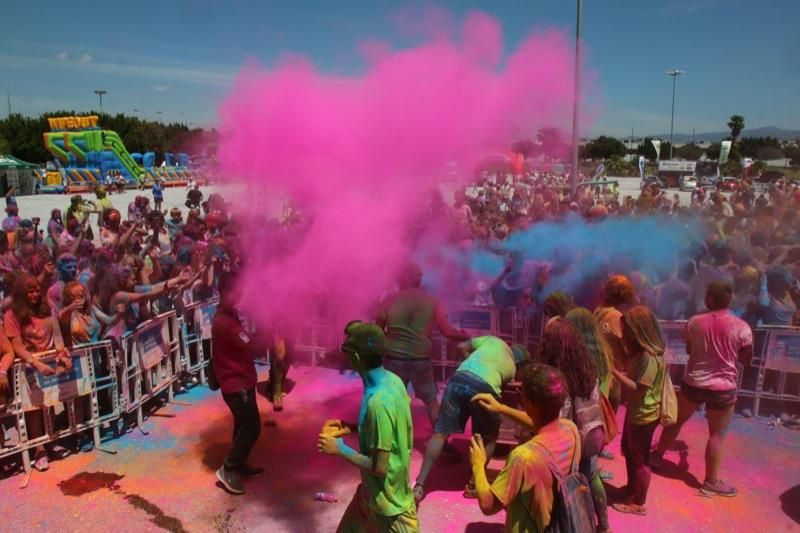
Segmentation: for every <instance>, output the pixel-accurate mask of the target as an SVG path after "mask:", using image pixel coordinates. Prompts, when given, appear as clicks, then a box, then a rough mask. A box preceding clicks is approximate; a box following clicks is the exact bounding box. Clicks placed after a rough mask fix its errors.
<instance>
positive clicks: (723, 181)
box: [717, 176, 742, 192]
mask: <svg viewBox="0 0 800 533" xmlns="http://www.w3.org/2000/svg"><path fill="white" fill-rule="evenodd" d="M741 188H742V182H741V180H739V179H738V178H734V177H731V176H725V177H722V178H720V179H719V182H718V183H717V189H719V190H720V191H725V192H737V191H738V190H739V189H741Z"/></svg>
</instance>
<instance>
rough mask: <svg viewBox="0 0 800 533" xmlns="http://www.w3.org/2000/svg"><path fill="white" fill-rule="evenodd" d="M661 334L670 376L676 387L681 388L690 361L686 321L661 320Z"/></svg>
mask: <svg viewBox="0 0 800 533" xmlns="http://www.w3.org/2000/svg"><path fill="white" fill-rule="evenodd" d="M659 323H660V325H661V336H662V337H663V338H664V347H665V350H664V359H665V360H666V363H667V368H668V369H669V377H670V379H671V380H672V384H673V385H675V388H676V389H680V388H681V385H682V384H683V378H684V376H685V375H686V365H687V364H688V363H689V353H688V352H687V351H686V337H685V332H686V321H685V320H661V321H660V322H659Z"/></svg>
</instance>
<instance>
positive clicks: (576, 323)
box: [566, 307, 613, 381]
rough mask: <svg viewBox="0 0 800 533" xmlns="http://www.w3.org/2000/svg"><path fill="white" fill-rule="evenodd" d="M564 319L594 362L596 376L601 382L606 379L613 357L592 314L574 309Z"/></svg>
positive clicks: (579, 308) (585, 310) (582, 309)
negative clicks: (578, 336)
mask: <svg viewBox="0 0 800 533" xmlns="http://www.w3.org/2000/svg"><path fill="white" fill-rule="evenodd" d="M566 318H567V321H569V323H570V324H572V327H574V328H575V330H576V331H577V332H578V335H580V337H581V340H583V344H584V346H585V347H586V352H587V353H588V354H589V357H591V358H592V361H594V365H595V368H596V369H597V376H598V377H599V378H600V380H601V381H602V380H604V379H606V378H608V376H609V375H610V374H611V367H612V365H613V363H612V360H613V359H612V358H613V355H612V353H611V347H610V346H609V345H608V342H606V339H605V337H603V335H602V334H601V332H600V326H598V325H597V319H596V318H595V317H594V315H593V314H592V312H591V311H589V310H588V309H586V308H585V307H576V308H575V309H572V310H571V311H570V312H568V313H567V316H566Z"/></svg>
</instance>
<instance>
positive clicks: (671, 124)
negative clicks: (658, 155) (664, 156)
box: [667, 69, 686, 160]
mask: <svg viewBox="0 0 800 533" xmlns="http://www.w3.org/2000/svg"><path fill="white" fill-rule="evenodd" d="M681 74H686V71H685V70H675V69H673V70H668V71H667V76H672V118H670V119H669V158H670V160H671V159H672V130H673V127H674V126H675V80H676V79H677V78H678V76H680V75H681Z"/></svg>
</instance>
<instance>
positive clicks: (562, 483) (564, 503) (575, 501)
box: [529, 433, 595, 533]
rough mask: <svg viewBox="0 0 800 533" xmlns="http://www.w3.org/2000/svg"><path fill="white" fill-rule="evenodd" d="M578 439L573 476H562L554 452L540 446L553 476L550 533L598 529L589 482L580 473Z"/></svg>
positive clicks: (577, 437)
mask: <svg viewBox="0 0 800 533" xmlns="http://www.w3.org/2000/svg"><path fill="white" fill-rule="evenodd" d="M578 439H579V435H578V434H577V433H576V434H575V453H574V454H573V456H572V466H571V468H570V473H569V475H567V476H566V477H565V476H564V475H563V474H562V473H561V469H560V468H559V467H558V465H557V464H556V462H555V458H554V457H553V454H552V453H550V450H548V449H547V448H545V447H544V446H543V445H541V444H539V443H536V446H538V447H539V448H540V449H541V450H543V451H544V453H543V455H544V458H545V459H546V460H547V466H548V467H549V468H550V473H551V474H553V492H554V495H553V510H552V512H551V513H550V524H549V525H548V526H547V527H546V528H545V531H547V532H550V533H585V532H589V531H594V530H595V520H594V517H595V514H594V503H593V502H592V493H591V492H590V490H589V482H588V481H587V480H586V476H584V475H583V474H581V473H580V472H578V453H577V450H578V448H579V444H580V440H578ZM529 512H530V510H529Z"/></svg>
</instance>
